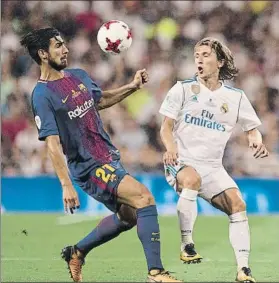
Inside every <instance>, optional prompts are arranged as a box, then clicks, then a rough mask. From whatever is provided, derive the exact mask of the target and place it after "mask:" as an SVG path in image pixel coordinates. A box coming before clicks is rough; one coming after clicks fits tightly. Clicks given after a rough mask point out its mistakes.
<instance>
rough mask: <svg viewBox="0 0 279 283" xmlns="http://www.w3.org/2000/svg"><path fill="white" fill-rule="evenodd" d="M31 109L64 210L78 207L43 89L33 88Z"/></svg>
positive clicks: (53, 119)
mask: <svg viewBox="0 0 279 283" xmlns="http://www.w3.org/2000/svg"><path fill="white" fill-rule="evenodd" d="M32 110H33V113H34V116H35V122H36V125H37V128H38V133H39V140H42V141H46V143H47V150H48V154H49V156H50V158H51V161H52V164H53V167H54V169H55V172H56V174H57V176H58V178H59V180H60V183H61V185H62V189H63V203H64V207H65V210H66V211H68V209H69V210H70V212H71V213H73V209H75V208H78V207H79V199H78V196H77V193H76V190H75V189H74V187H73V185H72V182H71V179H70V177H69V173H68V168H67V165H66V162H65V159H64V155H63V151H62V148H61V145H60V139H59V131H58V128H57V124H56V120H55V114H54V110H53V107H52V105H51V103H50V101H49V100H48V97H47V95H46V91H45V90H44V89H39V90H37V91H36V90H35V91H34V92H33V95H32Z"/></svg>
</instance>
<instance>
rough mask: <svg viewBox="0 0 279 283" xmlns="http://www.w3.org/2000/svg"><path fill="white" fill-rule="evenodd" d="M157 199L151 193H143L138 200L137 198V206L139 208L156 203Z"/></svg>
mask: <svg viewBox="0 0 279 283" xmlns="http://www.w3.org/2000/svg"><path fill="white" fill-rule="evenodd" d="M154 204H155V200H154V197H153V196H152V194H151V193H143V194H142V195H141V196H140V197H139V198H138V199H137V200H136V205H135V207H136V208H137V209H138V208H143V207H146V206H149V205H154Z"/></svg>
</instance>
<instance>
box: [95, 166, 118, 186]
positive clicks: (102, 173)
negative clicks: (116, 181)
mask: <svg viewBox="0 0 279 283" xmlns="http://www.w3.org/2000/svg"><path fill="white" fill-rule="evenodd" d="M106 171H109V172H110V173H107V172H106ZM114 171H115V168H113V167H112V166H110V165H109V164H105V165H103V166H102V167H101V168H98V169H97V170H96V176H97V177H98V178H101V179H102V180H103V181H104V182H105V183H108V181H109V180H110V178H111V177H112V175H114V174H111V173H113V172H114Z"/></svg>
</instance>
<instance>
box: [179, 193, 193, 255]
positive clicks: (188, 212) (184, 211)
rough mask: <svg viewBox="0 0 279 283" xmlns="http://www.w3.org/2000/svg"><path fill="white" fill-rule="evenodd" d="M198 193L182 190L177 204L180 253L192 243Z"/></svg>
mask: <svg viewBox="0 0 279 283" xmlns="http://www.w3.org/2000/svg"><path fill="white" fill-rule="evenodd" d="M197 195H198V191H195V190H191V189H187V188H185V189H182V192H181V194H180V196H179V200H178V202H177V213H178V218H179V224H180V231H181V251H183V250H184V248H185V246H186V245H187V244H190V243H194V241H193V238H192V233H193V228H194V224H195V221H196V218H197V214H198V207H197Z"/></svg>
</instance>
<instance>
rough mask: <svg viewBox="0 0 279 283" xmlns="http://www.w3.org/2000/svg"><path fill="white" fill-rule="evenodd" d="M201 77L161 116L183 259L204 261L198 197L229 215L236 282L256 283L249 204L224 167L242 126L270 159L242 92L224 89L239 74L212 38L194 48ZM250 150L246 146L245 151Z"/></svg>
mask: <svg viewBox="0 0 279 283" xmlns="http://www.w3.org/2000/svg"><path fill="white" fill-rule="evenodd" d="M194 57H195V64H196V67H197V74H196V76H195V77H194V78H193V79H189V80H185V81H178V82H177V83H176V84H175V85H174V86H173V87H172V88H171V89H170V90H169V92H168V94H167V96H166V98H165V100H164V102H163V104H162V106H161V108H160V113H161V114H162V115H163V116H164V119H163V122H162V126H161V132H160V133H161V138H162V141H163V143H164V145H165V148H166V152H165V154H164V164H165V173H166V178H167V181H168V183H169V184H170V185H171V186H173V187H174V188H175V189H176V191H177V193H178V194H179V200H178V203H177V211H178V217H179V222H180V230H181V239H182V244H181V253H180V259H181V260H182V261H183V262H186V263H193V262H200V261H201V259H202V257H201V256H200V255H199V254H198V253H197V252H196V251H195V247H194V241H193V239H192V232H193V227H194V223H195V220H196V217H197V196H200V197H202V198H204V199H205V200H207V201H208V202H210V203H211V204H212V205H213V206H214V207H216V208H218V209H220V210H221V211H223V212H225V213H226V214H227V215H228V217H229V221H230V225H229V238H230V242H231V245H232V247H233V249H234V252H235V257H236V261H237V267H238V268H237V276H236V281H238V282H255V279H254V278H253V277H252V274H251V270H250V268H249V264H248V257H249V252H250V233H249V226H248V219H247V214H246V205H245V202H244V200H243V199H242V197H241V193H240V190H239V188H238V186H237V185H236V183H235V182H234V180H233V179H232V178H231V177H230V176H229V175H228V173H227V172H226V170H225V169H224V167H223V165H222V158H223V154H224V149H225V146H226V143H227V141H228V139H229V138H230V136H231V133H232V131H233V129H234V127H235V126H236V124H240V126H241V127H242V130H243V131H244V132H245V134H246V136H247V139H248V142H247V145H248V146H249V148H250V149H247V150H251V154H253V155H254V157H255V158H263V157H266V156H268V154H269V153H268V151H267V149H266V148H265V146H264V144H263V142H262V135H261V133H260V132H259V131H258V129H257V127H258V126H259V125H260V124H261V122H260V120H259V118H258V117H257V114H256V113H255V111H254V109H253V107H252V105H251V104H250V102H249V100H248V99H247V97H246V95H245V93H244V91H243V90H241V89H236V88H233V87H230V86H227V85H226V84H224V82H223V81H224V80H232V79H233V78H234V77H235V76H236V75H237V73H238V70H237V68H236V67H235V65H234V60H233V57H232V54H231V51H230V50H229V49H228V48H227V47H226V46H225V45H223V44H222V43H221V42H220V41H218V40H216V39H214V38H204V39H202V40H201V41H200V42H198V43H197V44H196V46H195V48H194ZM247 148H248V147H247Z"/></svg>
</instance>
